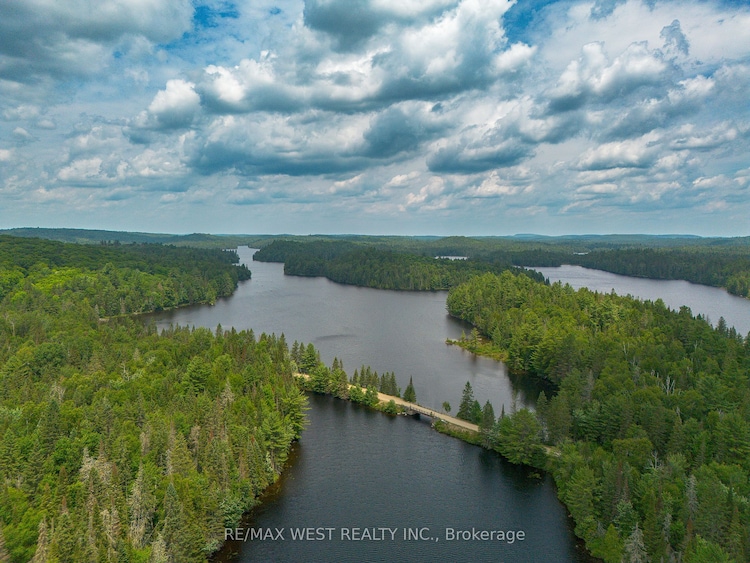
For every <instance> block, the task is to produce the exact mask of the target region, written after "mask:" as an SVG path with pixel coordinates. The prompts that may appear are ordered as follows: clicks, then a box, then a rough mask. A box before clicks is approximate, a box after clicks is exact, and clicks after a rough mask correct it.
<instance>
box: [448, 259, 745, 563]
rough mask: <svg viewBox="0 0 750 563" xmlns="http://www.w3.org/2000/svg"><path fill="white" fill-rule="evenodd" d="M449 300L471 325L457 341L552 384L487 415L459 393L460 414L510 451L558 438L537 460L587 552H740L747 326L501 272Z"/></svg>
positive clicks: (536, 451)
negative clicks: (530, 403)
mask: <svg viewBox="0 0 750 563" xmlns="http://www.w3.org/2000/svg"><path fill="white" fill-rule="evenodd" d="M448 310H449V312H450V314H451V315H453V316H455V317H458V318H460V319H463V320H465V321H468V322H470V323H472V324H473V325H474V326H475V327H477V329H478V332H474V333H472V335H471V336H470V337H467V338H466V339H465V340H464V341H463V345H464V346H466V347H467V348H469V349H471V350H475V351H479V352H483V351H487V350H488V349H489V350H496V351H498V352H499V353H500V354H501V355H502V356H503V357H504V358H505V360H506V361H507V363H508V366H509V368H510V369H511V370H512V371H513V372H515V373H520V374H530V375H534V376H537V377H541V378H544V379H546V380H548V381H550V382H552V383H553V384H555V386H556V387H557V389H558V391H557V392H556V393H554V394H553V395H552V396H550V397H547V396H546V395H545V394H542V395H540V397H539V400H538V402H537V406H536V411H535V413H530V412H528V411H526V410H524V409H522V410H519V411H518V412H517V413H511V414H509V415H507V416H501V417H500V419H498V420H494V418H493V417H494V412H493V411H492V409H491V407H489V406H487V405H486V406H485V409H483V410H482V409H480V408H479V405H478V403H476V402H475V401H474V402H472V400H471V399H472V398H471V397H469V399H465V400H462V410H460V411H459V416H461V417H463V418H468V419H470V420H474V421H477V422H479V424H480V426H481V427H482V429H483V432H484V433H485V443H486V444H489V445H490V446H491V447H494V448H495V449H498V450H499V451H500V452H501V453H503V454H504V455H506V456H507V457H508V458H509V459H511V460H512V461H515V462H521V463H527V464H537V463H539V462H540V460H541V459H543V458H544V457H545V456H542V455H540V453H541V450H540V446H541V445H542V444H546V445H548V446H552V447H557V448H559V450H558V451H559V456H554V455H553V456H549V457H548V458H547V459H549V460H552V461H551V465H549V466H548V467H549V469H550V470H551V471H552V473H553V475H554V476H555V479H556V481H557V486H558V494H559V496H560V498H561V500H563V501H564V502H565V504H566V505H567V507H568V510H569V511H570V513H571V514H572V516H573V518H574V519H575V522H576V528H575V530H576V533H577V534H578V535H579V536H580V537H582V538H583V539H585V541H586V544H587V546H588V547H589V549H590V550H591V552H592V553H593V554H594V555H595V556H597V557H601V558H603V559H604V560H605V561H607V562H612V563H617V562H620V561H690V562H701V563H708V562H720V561H721V562H730V561H734V562H735V563H739V562H740V561H748V560H750V336H749V337H748V338H743V336H742V335H740V334H738V333H737V332H736V331H735V330H734V329H733V328H731V329H730V328H727V326H726V323H724V322H723V319H720V320H719V322H718V323H717V326H716V328H712V327H711V325H709V324H708V323H707V322H706V321H705V320H703V319H701V318H694V317H693V316H692V315H691V312H690V309H688V308H687V307H683V308H682V309H680V311H679V312H675V311H671V310H670V309H668V308H667V307H666V306H665V305H664V303H663V302H661V301H660V300H657V301H656V302H642V301H639V300H636V299H632V298H628V297H620V296H617V295H613V294H601V293H595V292H592V291H589V290H587V289H580V290H578V291H575V290H573V289H572V288H571V287H570V286H563V285H561V284H559V283H558V284H553V285H551V286H550V285H544V284H540V283H537V282H535V281H533V280H531V279H529V278H526V277H523V276H511V275H509V274H507V273H503V274H501V275H500V276H496V275H493V274H485V275H483V276H478V277H475V278H473V279H472V280H471V281H469V282H468V283H466V284H462V285H460V286H458V287H456V288H453V289H452V290H451V291H450V292H449V295H448ZM468 391H470V389H469V390H468ZM468 391H467V393H468ZM462 411H463V412H462Z"/></svg>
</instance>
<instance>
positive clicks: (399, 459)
mask: <svg viewBox="0 0 750 563" xmlns="http://www.w3.org/2000/svg"><path fill="white" fill-rule="evenodd" d="M239 252H240V256H241V258H242V260H243V261H244V262H246V263H248V264H249V266H250V268H251V269H252V271H253V279H252V280H250V281H248V282H244V283H243V284H241V285H240V287H239V289H238V290H237V291H236V292H235V294H234V295H233V296H232V297H229V298H227V299H223V300H221V301H219V302H218V303H217V304H216V305H215V306H212V307H207V306H201V307H194V308H188V309H180V310H177V311H171V312H166V313H162V314H159V315H155V316H154V320H155V321H156V323H157V326H160V327H167V326H169V324H170V323H174V324H180V325H193V326H205V327H208V328H212V329H213V328H215V327H216V326H217V325H218V324H221V325H222V326H224V327H230V326H234V327H235V328H237V329H249V328H252V329H253V330H255V331H256V333H258V334H259V333H261V332H268V333H270V332H275V333H277V334H280V333H282V332H283V333H285V335H286V337H287V340H288V341H289V342H290V343H291V342H292V341H294V340H299V341H302V342H305V343H307V342H312V343H313V344H314V345H315V346H316V348H318V349H319V350H320V351H321V354H322V359H323V360H324V361H325V362H326V363H328V364H330V363H331V361H332V360H333V358H334V357H338V358H339V359H342V360H343V361H344V365H345V367H346V369H347V370H348V371H349V373H351V372H352V371H353V370H354V368H355V367H358V366H360V365H361V364H366V365H370V366H372V367H373V368H374V369H376V370H378V371H379V372H383V371H394V372H395V373H396V377H397V379H398V381H399V383H400V384H401V386H402V388H403V387H405V385H406V382H407V381H408V378H409V377H410V376H412V377H413V378H414V384H415V386H416V389H417V396H418V399H419V402H421V403H423V404H425V405H427V406H431V407H434V408H440V407H441V404H442V402H443V401H445V400H448V401H450V402H451V404H452V405H453V406H454V410H455V409H457V407H458V403H459V401H460V396H461V391H462V389H463V386H464V384H465V382H466V381H470V382H471V383H472V386H473V387H474V390H475V394H476V397H477V398H478V399H479V400H480V402H482V403H484V401H485V400H487V399H489V400H490V401H491V402H492V403H493V405H494V406H495V410H496V412H499V410H500V407H501V405H504V406H505V408H506V410H510V409H511V408H512V405H513V404H514V403H515V404H516V405H518V406H523V405H528V406H532V405H533V402H534V399H535V398H536V396H537V394H538V392H539V389H540V388H539V387H538V386H536V385H534V384H531V383H529V382H514V381H513V380H512V379H511V378H509V376H508V374H507V371H506V370H505V366H504V365H503V364H502V363H500V362H494V361H491V360H488V359H484V358H476V357H474V356H472V355H471V354H468V353H466V352H464V351H462V350H460V349H459V348H456V347H451V346H447V345H446V344H445V339H446V338H457V337H458V336H460V335H461V332H462V331H464V330H466V331H468V327H467V326H465V325H463V324H461V323H460V322H458V321H456V320H454V319H451V318H450V317H448V316H447V314H446V311H445V297H446V294H445V293H444V292H436V293H411V292H393V291H378V290H372V289H365V288H357V287H351V286H345V285H339V284H336V283H333V282H330V281H328V280H326V279H323V278H299V277H291V276H284V275H283V266H282V265H281V264H265V263H259V262H252V261H251V256H252V251H251V250H249V249H240V251H239ZM539 270H540V271H541V272H542V273H543V274H544V275H545V276H547V277H548V278H550V280H551V281H557V280H561V281H563V282H566V283H570V284H571V285H572V286H574V287H581V286H587V287H589V288H591V289H593V290H597V291H606V292H609V291H611V290H612V289H614V290H615V291H616V292H617V293H620V294H631V295H633V296H637V297H640V298H643V299H651V300H655V299H657V298H661V299H663V300H664V302H665V303H666V304H667V305H668V306H670V307H672V308H675V309H676V308H679V307H680V306H681V305H687V306H689V307H690V308H691V309H692V311H693V313H694V314H698V313H701V314H703V315H706V316H708V317H709V318H710V319H712V320H714V321H716V320H718V318H719V316H724V318H725V319H726V320H727V323H728V324H729V325H733V326H735V327H736V328H737V329H738V330H740V331H741V332H743V334H744V333H746V332H747V331H748V330H750V301H748V300H744V299H740V298H737V297H733V296H731V295H729V294H727V293H726V292H725V291H723V290H720V289H716V288H710V287H705V286H698V285H694V284H690V283H687V282H682V281H658V280H644V279H639V278H629V277H625V276H618V275H615V274H609V273H606V272H601V271H598V270H588V269H585V268H580V267H577V266H563V267H561V268H539ZM310 406H311V409H310V411H309V426H308V427H307V429H306V430H305V431H304V433H303V435H302V439H301V441H300V442H299V443H298V444H296V445H295V446H294V449H293V452H292V455H291V457H290V461H289V463H288V465H287V467H286V469H285V472H284V474H283V476H282V478H281V479H280V481H279V483H277V484H276V485H275V486H274V487H272V488H271V490H270V491H269V492H268V493H267V494H266V496H265V497H264V499H263V504H262V505H261V506H260V507H259V508H258V509H256V510H254V511H252V512H251V513H250V514H248V515H247V516H246V518H245V521H244V522H243V524H242V526H243V527H244V528H245V529H252V530H256V531H257V530H267V529H272V530H274V532H273V534H274V535H276V534H277V532H276V531H275V530H276V529H277V528H278V529H279V530H281V531H282V534H283V536H284V539H283V540H282V539H267V540H263V541H258V540H255V541H245V542H242V541H229V542H227V544H226V545H225V548H224V550H223V551H222V552H221V553H219V554H218V556H217V557H216V561H217V562H221V563H247V562H250V561H274V562H287V561H288V562H297V561H309V562H316V561H320V562H327V561H336V562H345V561H352V562H365V563H367V562H375V561H395V560H404V561H476V562H482V561H486V562H502V561H507V562H516V561H518V562H524V561H528V562H537V561H552V562H563V561H574V562H584V561H589V560H590V559H589V558H588V556H587V555H586V554H585V552H584V551H583V549H582V548H581V546H580V544H579V542H577V541H576V539H575V537H574V535H573V532H572V525H571V522H570V520H569V519H568V517H567V515H566V511H565V509H564V507H563V506H562V505H561V504H560V503H559V501H558V500H557V499H556V497H555V490H554V487H553V485H552V482H551V479H550V477H549V476H541V477H534V476H530V475H529V474H528V473H527V472H526V471H525V470H524V469H522V468H519V467H516V466H513V465H510V464H508V463H506V462H504V461H503V460H502V459H501V458H500V456H498V455H496V454H494V453H492V452H487V451H484V450H482V449H480V448H477V447H474V446H470V445H468V444H465V443H463V442H461V441H459V440H455V439H452V438H448V437H446V436H443V435H440V434H438V433H436V432H434V431H433V430H432V429H431V428H430V427H429V422H428V421H427V420H415V419H410V418H405V417H394V418H391V417H387V416H384V415H382V414H380V413H376V412H372V411H369V410H368V409H365V408H362V407H358V406H357V405H352V404H350V403H347V402H344V401H338V400H336V399H333V398H331V397H321V396H315V395H311V396H310ZM308 527H310V528H330V529H331V530H330V532H329V531H327V530H324V531H323V537H325V539H323V540H320V541H317V540H303V541H299V540H298V541H295V540H293V539H292V536H291V532H292V529H297V528H308ZM354 528H358V529H359V534H360V535H361V536H364V537H367V536H365V534H366V532H364V530H365V529H368V530H370V532H369V534H370V537H372V538H373V539H363V540H360V541H355V540H353V539H342V531H343V532H344V534H346V532H348V533H349V537H352V538H353V537H357V536H356V535H354V534H355V533H356V532H355V531H354V530H353V529H354ZM450 528H453V529H461V530H471V529H472V528H474V529H477V530H496V531H497V530H502V531H506V532H507V531H513V532H518V531H523V532H524V533H525V539H524V540H523V541H518V540H517V541H515V542H514V543H512V544H510V543H508V542H507V541H506V542H498V541H482V540H481V539H468V540H467V541H459V542H456V541H452V542H451V541H448V540H447V536H446V533H447V532H448V530H449V529H450ZM391 530H393V536H391ZM408 530H413V531H414V532H413V533H415V534H416V535H417V537H419V536H420V535H421V538H422V539H419V540H417V539H404V533H407V534H408ZM420 530H421V532H420ZM405 531H406V532H405ZM328 534H330V539H329V536H328ZM344 538H346V535H345V536H344Z"/></svg>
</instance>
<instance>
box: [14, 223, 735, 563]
mask: <svg viewBox="0 0 750 563" xmlns="http://www.w3.org/2000/svg"><path fill="white" fill-rule="evenodd" d="M385 238H387V237H385ZM251 240H252V239H250V238H248V242H250V241H251ZM255 241H256V242H258V239H255ZM87 242H91V241H87ZM219 242H220V241H219ZM233 242H238V241H236V240H233ZM239 242H241V241H239ZM261 242H262V243H263V244H266V245H267V246H266V248H265V249H264V250H263V251H261V252H260V253H259V256H258V258H259V259H267V260H274V261H283V262H284V263H285V270H286V272H287V273H290V274H297V275H325V276H326V277H329V278H330V279H334V280H336V281H340V282H343V283H350V284H354V285H362V286H366V287H379V288H388V289H406V290H412V291H418V290H437V289H450V291H449V294H448V300H447V308H448V311H449V313H450V314H451V315H453V316H455V317H457V318H460V319H463V320H464V321H467V322H469V323H471V324H472V325H473V326H474V327H475V330H474V331H472V333H471V335H470V336H469V337H467V338H465V339H462V340H461V341H460V342H459V344H460V345H461V346H463V347H465V348H467V349H468V350H470V351H472V352H475V353H478V354H488V355H492V356H494V357H502V358H503V360H504V361H505V362H506V363H507V365H508V367H509V369H510V370H512V371H513V372H514V373H515V374H518V375H521V376H524V377H535V378H541V379H543V380H545V381H546V382H547V383H548V384H549V386H550V387H549V388H550V392H549V393H543V394H541V395H540V396H539V399H538V401H537V404H536V409H535V411H531V410H527V409H520V410H517V411H515V412H507V413H506V412H503V413H501V414H500V416H496V412H495V411H494V409H493V408H492V405H490V404H489V403H487V404H486V405H485V406H484V408H481V406H480V405H479V404H478V403H477V402H476V401H474V400H473V396H471V393H470V392H471V388H470V386H467V389H466V392H465V396H464V397H462V400H461V405H460V406H459V408H458V409H457V410H458V412H457V414H456V416H457V417H458V418H462V419H464V420H469V421H470V422H473V423H476V424H478V426H479V429H480V438H479V442H480V443H481V445H483V446H484V447H487V448H492V449H496V450H497V451H499V452H500V453H501V454H502V455H503V456H505V457H506V458H507V459H509V460H510V461H512V462H514V463H520V464H527V465H533V466H536V467H539V468H540V469H544V470H547V471H550V472H551V473H552V475H553V476H554V477H555V480H556V483H557V486H558V494H559V497H560V499H561V500H562V502H564V503H565V505H566V507H567V509H568V511H569V512H570V514H571V515H572V516H573V518H574V520H575V523H576V528H575V529H576V533H577V534H578V535H579V536H580V537H581V538H583V540H584V541H585V542H586V546H587V548H588V549H589V551H590V552H591V553H592V554H593V555H595V556H596V557H599V558H602V559H603V560H605V561H608V562H610V561H611V562H619V561H622V560H624V561H660V560H663V561H671V560H675V561H677V560H682V561H685V562H692V563H695V562H712V563H713V562H722V561H724V562H730V561H734V562H735V563H739V562H741V561H747V560H748V556H749V555H750V533H749V530H750V500H749V499H750V386H749V385H750V380H749V375H750V339H748V338H747V337H744V336H743V335H741V334H738V333H737V332H736V331H735V330H734V329H731V328H727V326H726V323H723V321H722V320H720V321H719V322H718V323H717V324H716V326H715V327H714V326H712V325H710V324H709V323H708V322H707V321H706V320H705V319H703V318H700V317H698V318H696V317H694V316H693V315H692V313H691V311H690V310H689V309H687V308H683V309H681V310H679V311H672V310H669V309H668V308H667V307H666V306H665V305H664V304H663V303H662V302H660V301H656V302H642V301H639V300H636V299H632V298H628V297H620V296H617V295H614V294H601V293H594V292H591V291H588V290H585V289H581V290H578V291H575V290H573V289H572V288H570V287H569V286H562V285H560V284H553V285H550V284H549V283H547V282H545V281H544V280H543V278H542V277H541V276H540V275H539V274H537V273H534V272H527V271H524V270H523V269H521V268H519V267H518V266H520V265H526V266H533V265H540V264H541V263H545V262H549V261H553V262H554V261H555V260H559V259H560V257H561V256H563V255H566V256H570V254H568V251H569V250H575V251H576V252H583V251H584V250H585V251H586V252H588V251H589V249H588V247H586V248H584V249H583V250H581V248H580V247H578V246H576V247H573V246H560V245H558V246H555V245H551V246H546V244H547V243H546V242H545V243H542V244H540V243H538V242H531V243H528V244H525V243H523V244H522V243H521V242H519V241H512V242H511V243H508V242H507V241H500V242H498V241H487V240H477V239H462V238H459V237H456V238H451V239H430V240H414V239H396V240H391V239H387V240H382V239H378V238H377V237H374V238H373V239H372V240H365V239H363V238H362V237H354V238H353V239H352V240H317V239H316V240H313V241H312V242H311V243H308V242H306V241H304V240H293V241H290V240H282V241H277V242H272V240H270V239H263V240H262V241H261ZM170 243H171V241H170ZM269 243H270V244H269ZM568 244H571V245H572V243H569V242H566V243H565V245H568ZM210 245H215V246H217V247H221V246H222V245H220V244H218V243H217V242H216V241H212V243H211V244H210ZM210 245H209V246H210ZM493 245H494V246H493ZM738 248H739V249H738ZM594 251H595V252H592V253H589V254H585V255H584V254H576V255H575V256H581V257H586V259H587V260H594V259H598V258H596V255H597V252H599V253H600V256H601V257H602V258H601V261H602V263H605V262H606V263H612V264H620V266H619V267H621V268H623V267H624V266H622V264H628V263H629V262H628V261H635V260H637V259H640V258H643V256H648V255H649V254H648V253H661V254H663V255H664V256H667V259H666V260H665V261H663V263H664V264H672V263H673V262H674V263H677V262H679V260H681V258H680V257H681V256H682V255H681V254H680V253H685V252H691V253H692V256H693V258H694V260H693V263H692V265H691V267H690V270H691V271H695V272H698V271H699V270H700V268H698V267H696V266H695V264H696V263H698V264H701V263H702V264H704V265H706V264H709V263H717V264H723V266H722V267H723V270H722V272H723V274H722V275H721V276H718V277H716V278H715V279H714V285H724V286H725V287H726V286H730V285H731V287H730V289H733V290H735V292H736V293H738V294H742V293H743V292H742V290H743V288H744V285H743V283H744V282H743V280H745V279H746V277H747V269H746V261H744V260H745V259H744V258H742V259H739V258H737V259H735V258H736V257H737V256H746V255H747V251H746V248H745V247H744V246H740V247H735V246H732V245H727V246H724V247H720V248H719V249H718V250H717V251H716V252H712V251H711V249H707V248H702V247H695V248H692V249H690V250H686V249H685V248H683V247H676V248H672V246H671V245H663V246H658V247H654V248H645V249H641V250H633V249H632V248H631V249H626V248H621V249H620V248H611V247H607V248H606V249H602V248H599V249H596V248H595V249H594ZM618 252H621V254H618ZM592 254H594V255H595V256H594V258H590V257H591V256H592ZM445 255H455V256H467V257H468V258H469V259H468V260H461V261H452V260H442V259H441V260H436V259H435V258H434V256H445ZM618 256H620V257H621V258H622V261H621V262H618ZM605 258H606V260H605ZM581 259H583V258H581ZM642 263H643V264H653V268H656V267H657V266H656V265H657V264H658V261H651V262H650V261H648V260H647V261H645V262H642ZM589 265H592V264H589ZM645 268H646V270H647V271H651V270H649V268H651V266H645ZM612 269H614V267H613V268H612ZM687 270H688V269H687V268H683V270H679V269H673V270H670V272H672V274H674V275H678V274H679V271H687ZM653 271H655V270H653ZM641 273H643V272H641ZM652 273H653V272H652ZM668 273H669V272H668ZM672 274H670V275H672ZM249 276H250V272H249V270H247V268H245V267H244V266H238V265H237V255H236V254H235V253H234V252H232V251H224V250H220V249H218V248H216V249H197V248H191V247H187V248H182V247H175V246H164V245H161V244H145V243H140V242H139V243H138V244H119V243H117V244H114V243H108V242H103V243H100V244H88V245H86V244H63V243H60V242H52V241H48V240H38V239H21V238H14V237H6V236H2V237H0V343H2V347H1V348H0V477H2V486H1V487H0V561H13V562H26V561H35V562H53V561H54V562H67V561H71V562H73V561H75V562H78V561H118V562H125V561H129V562H133V563H136V562H143V563H145V562H154V563H156V562H171V561H180V562H188V563H189V562H191V561H195V562H198V561H206V559H207V557H208V556H209V555H210V554H211V553H212V552H213V551H215V550H216V549H217V548H218V547H219V546H220V544H221V542H222V540H223V537H224V529H225V528H226V527H232V526H234V525H236V524H237V522H238V521H239V518H240V517H241V515H242V514H243V513H244V512H246V511H247V510H249V509H250V508H252V507H253V506H254V505H255V504H256V503H257V500H256V499H257V497H258V495H259V494H260V493H261V492H262V491H263V490H264V489H265V488H266V487H267V486H268V485H269V484H271V483H273V482H274V481H275V480H276V479H277V477H278V476H279V474H280V472H281V471H282V469H283V466H284V463H285V461H286V458H287V455H288V452H289V447H290V444H291V443H292V442H293V441H294V440H296V439H297V438H299V436H300V433H301V431H302V428H303V425H304V410H305V403H306V399H305V395H304V393H303V392H302V391H301V390H300V388H299V385H298V383H297V382H296V381H295V378H294V374H295V373H297V372H298V371H304V372H306V373H309V374H310V376H311V377H310V379H309V380H308V382H307V385H308V386H309V388H310V389H312V390H315V391H318V392H327V393H332V394H337V395H339V396H346V397H348V398H353V399H354V400H356V401H358V402H362V403H364V404H375V402H376V401H377V393H378V391H380V392H384V393H388V394H392V395H398V394H399V389H398V386H397V385H396V382H395V377H394V375H393V374H392V373H386V374H382V375H380V376H377V375H376V374H373V373H370V372H369V370H368V369H367V368H362V369H361V372H360V371H358V372H357V373H356V374H355V375H354V376H352V377H351V378H350V377H349V376H348V375H347V374H346V373H345V372H344V371H343V369H342V367H341V366H339V365H337V364H336V363H334V365H333V366H331V367H330V368H328V367H326V366H324V365H322V363H321V362H320V360H319V356H318V355H317V353H316V350H315V349H314V348H313V347H312V346H311V345H308V346H300V345H299V344H297V343H295V345H293V346H291V348H290V347H289V346H288V345H287V343H286V341H285V339H284V337H283V336H278V337H277V336H269V335H266V334H263V335H260V336H257V335H255V334H254V333H253V332H252V331H242V332H237V331H236V330H234V329H229V330H225V329H223V328H222V327H218V328H217V329H216V330H215V331H211V330H207V329H200V328H199V329H187V328H173V329H171V330H168V331H164V332H163V333H161V334H158V333H157V332H156V330H155V329H154V328H153V326H152V325H150V324H149V322H148V316H147V315H140V314H142V313H148V312H150V311H157V310H163V309H166V308H171V307H179V306H183V305H189V304H199V303H212V302H214V301H215V300H216V299H218V298H220V297H222V296H226V295H229V294H231V293H232V292H233V291H234V289H235V288H236V286H237V283H238V282H239V281H240V280H243V279H248V278H249ZM655 277H658V276H655ZM684 277H687V276H684ZM136 314H139V315H137V316H136ZM352 384H356V386H357V387H355V388H354V389H355V392H354V397H352V393H351V389H352V388H351V387H350V385H352ZM356 389H361V397H360V396H359V395H358V394H357V393H358V391H356ZM417 392H418V390H417ZM413 393H414V389H413V387H412V388H411V389H409V398H410V399H411V398H412V397H413ZM414 398H415V397H414ZM445 399H449V400H452V401H455V400H456V399H457V398H455V397H446V398H445ZM550 453H553V454H554V455H549V454H550Z"/></svg>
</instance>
